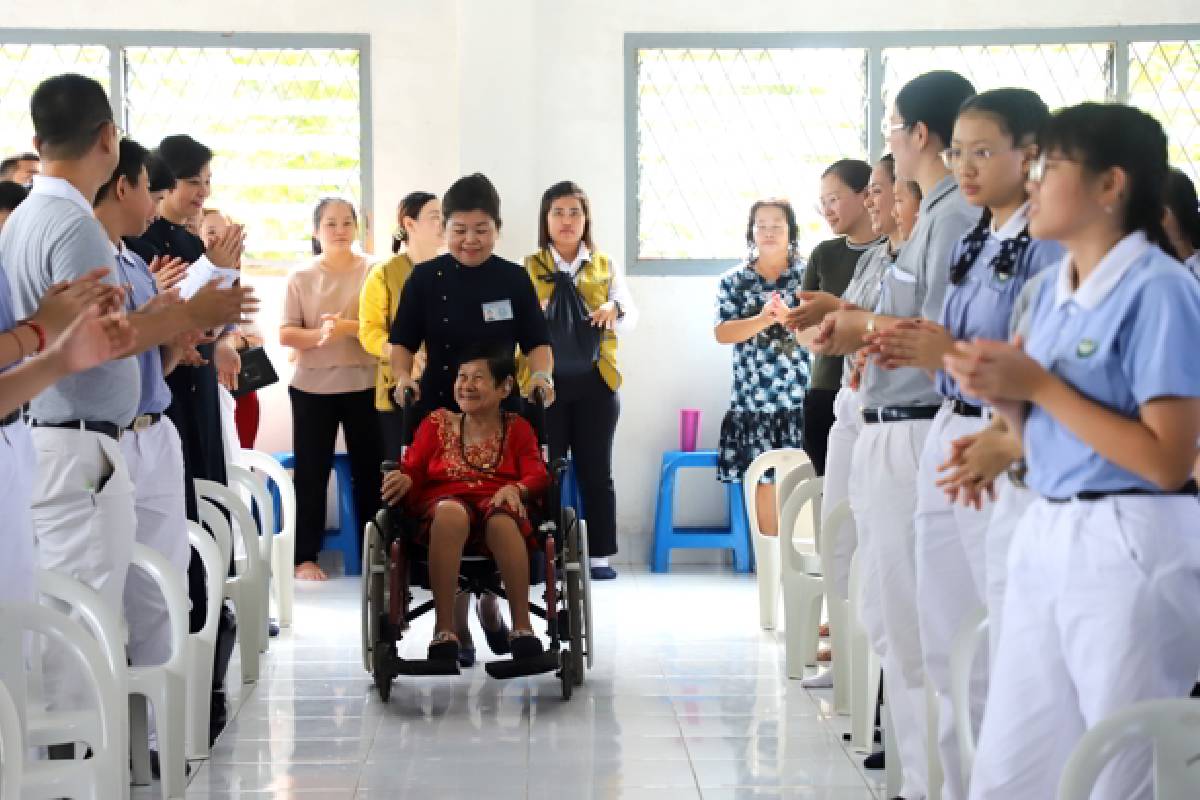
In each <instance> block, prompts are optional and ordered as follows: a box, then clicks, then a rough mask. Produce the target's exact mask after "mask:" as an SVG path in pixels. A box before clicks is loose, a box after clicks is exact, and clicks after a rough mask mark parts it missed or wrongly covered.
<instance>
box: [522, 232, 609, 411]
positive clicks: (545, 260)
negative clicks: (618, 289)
mask: <svg viewBox="0 0 1200 800" xmlns="http://www.w3.org/2000/svg"><path fill="white" fill-rule="evenodd" d="M525 269H526V270H527V271H528V272H529V277H530V279H531V280H532V281H533V286H534V288H535V289H536V290H537V295H538V300H539V301H540V302H541V303H542V305H543V306H545V304H546V303H547V301H549V300H550V295H552V294H553V293H554V283H553V281H544V280H542V279H541V276H543V275H553V274H554V271H555V270H557V269H558V265H556V264H555V263H554V256H553V255H551V254H550V251H549V250H548V249H545V250H539V251H538V252H536V253H534V254H533V255H531V256H526V257H525ZM611 283H612V267H611V265H610V263H609V260H608V256H606V255H604V254H603V253H592V257H591V258H590V259H589V260H588V261H586V262H584V264H583V266H582V267H580V268H579V272H578V274H576V276H575V286H576V287H577V288H578V289H579V295H580V296H581V297H582V298H583V302H584V304H585V305H586V306H587V308H588V311H595V310H596V309H597V308H599V307H600V306H602V305H604V304H605V303H607V302H608V290H609V285H610V284H611ZM597 367H598V368H599V369H600V376H601V377H602V378H604V382H605V383H606V384H608V388H610V389H612V390H613V391H614V392H615V391H616V390H617V389H619V388H621V373H620V372H619V371H618V370H617V334H616V333H615V332H614V331H605V332H604V336H603V338H601V340H600V360H599V362H598V363H597ZM518 370H519V372H518V375H519V377H520V380H521V390H522V393H528V391H529V365H528V362H527V361H526V360H525V358H524V357H522V358H521V359H520V364H519V365H518Z"/></svg>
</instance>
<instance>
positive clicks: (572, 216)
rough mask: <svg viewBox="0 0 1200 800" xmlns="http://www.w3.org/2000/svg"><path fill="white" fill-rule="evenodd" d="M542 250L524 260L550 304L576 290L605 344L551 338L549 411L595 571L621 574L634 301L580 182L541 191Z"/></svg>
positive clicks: (554, 453)
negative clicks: (621, 459)
mask: <svg viewBox="0 0 1200 800" xmlns="http://www.w3.org/2000/svg"><path fill="white" fill-rule="evenodd" d="M538 246H539V247H540V248H541V249H540V250H539V251H538V252H536V253H534V254H533V255H531V256H528V257H527V258H526V259H525V268H526V269H527V270H528V271H529V276H530V278H531V279H532V280H533V285H534V287H536V289H537V293H538V298H539V299H540V300H541V302H542V307H543V308H545V307H546V305H547V304H548V303H549V302H550V299H551V297H552V296H553V295H554V293H555V291H556V287H557V286H563V287H564V288H563V290H568V289H569V288H570V286H571V284H574V287H575V289H576V290H577V291H578V292H579V295H580V297H581V299H582V300H583V303H584V305H585V306H587V312H588V319H587V320H586V321H585V322H584V323H583V324H585V325H591V326H593V327H595V328H597V329H599V330H600V331H601V338H600V352H599V355H598V357H597V358H595V359H594V360H593V359H591V358H590V356H589V357H588V358H586V359H582V360H580V359H576V360H578V361H579V362H580V363H572V360H571V359H570V358H568V357H567V353H568V349H567V348H565V347H563V346H562V344H561V343H558V342H555V341H553V339H554V336H555V333H554V329H553V326H552V329H551V346H552V347H553V348H554V391H555V402H554V405H552V406H550V408H549V409H548V410H547V412H546V424H547V428H548V433H549V438H550V450H551V452H550V457H551V458H553V459H557V458H560V457H562V456H564V455H566V453H567V451H568V450H569V451H570V452H571V454H572V456H573V457H574V460H575V472H576V476H577V477H578V480H579V490H580V493H581V494H582V496H583V508H584V513H585V514H586V516H587V524H588V550H589V555H590V557H591V563H590V568H591V575H592V578H594V579H596V580H606V579H611V578H615V577H617V573H616V570H614V569H613V568H612V566H611V565H610V564H609V563H608V562H609V558H610V557H611V556H612V555H614V554H615V553H616V552H617V500H616V492H615V490H614V487H613V478H612V450H613V437H614V436H615V435H616V432H617V418H618V416H620V413H621V402H620V398H619V396H618V395H617V390H618V389H619V388H620V386H621V373H620V372H618V371H617V337H618V335H624V334H626V333H628V332H630V331H631V330H633V327H634V326H635V325H636V324H637V316H638V312H637V308H636V306H634V303H633V295H631V294H630V292H629V286H628V284H627V283H626V281H625V275H624V272H623V271H622V270H621V269H620V268H619V267H618V265H617V264H615V263H614V262H613V261H612V259H610V258H609V257H608V256H606V255H604V254H603V253H598V252H596V248H595V244H594V243H593V242H592V220H591V208H590V206H589V204H588V198H587V195H586V194H585V193H584V191H583V189H581V188H579V186H578V185H576V184H575V183H573V182H571V181H562V182H561V183H556V184H554V185H553V186H551V187H550V188H549V189H547V190H546V193H545V194H544V195H542V205H541V210H540V212H539V214H538Z"/></svg>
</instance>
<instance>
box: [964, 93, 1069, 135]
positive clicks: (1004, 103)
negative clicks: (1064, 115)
mask: <svg viewBox="0 0 1200 800" xmlns="http://www.w3.org/2000/svg"><path fill="white" fill-rule="evenodd" d="M964 114H982V115H984V116H986V117H989V118H991V119H992V120H995V122H996V124H997V125H999V126H1000V130H1001V131H1003V132H1004V133H1005V134H1006V135H1007V136H1009V137H1010V138H1011V139H1012V142H1013V146H1014V147H1024V146H1025V145H1028V144H1033V143H1035V142H1036V141H1037V136H1038V134H1039V133H1040V132H1041V130H1042V128H1043V127H1045V125H1046V123H1047V122H1048V121H1049V120H1050V109H1049V108H1048V107H1047V106H1046V104H1045V102H1043V101H1042V98H1041V97H1039V96H1038V94H1037V92H1031V91H1030V90H1028V89H1013V88H1005V89H992V90H991V91H988V92H983V93H982V94H977V95H975V96H974V97H968V98H967V99H966V101H965V102H964V103H963V104H962V107H961V108H959V109H958V115H959V116H960V117H961V116H963V115H964Z"/></svg>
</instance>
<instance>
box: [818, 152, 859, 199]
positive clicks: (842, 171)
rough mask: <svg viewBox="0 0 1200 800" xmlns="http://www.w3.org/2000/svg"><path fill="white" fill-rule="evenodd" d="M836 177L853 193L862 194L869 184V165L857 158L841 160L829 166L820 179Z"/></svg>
mask: <svg viewBox="0 0 1200 800" xmlns="http://www.w3.org/2000/svg"><path fill="white" fill-rule="evenodd" d="M830 175H836V176H837V179H838V180H840V181H841V182H842V183H844V184H846V185H847V186H849V187H850V190H851V191H853V192H862V191H865V190H866V188H867V184H868V183H870V182H871V165H870V164H868V163H867V162H865V161H861V160H859V159H857V158H843V159H839V160H838V161H835V162H833V163H832V164H830V165H829V166H828V167H827V168H826V170H825V171H824V172H822V173H821V177H822V178H827V177H829V176H830Z"/></svg>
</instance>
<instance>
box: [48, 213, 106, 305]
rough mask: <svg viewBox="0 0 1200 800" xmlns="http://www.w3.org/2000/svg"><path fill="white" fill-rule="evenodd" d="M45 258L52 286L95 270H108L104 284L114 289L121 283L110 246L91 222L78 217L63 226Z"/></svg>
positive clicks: (101, 229)
mask: <svg viewBox="0 0 1200 800" xmlns="http://www.w3.org/2000/svg"><path fill="white" fill-rule="evenodd" d="M47 256H48V259H47V260H48V262H49V264H48V266H49V268H50V276H49V278H50V284H51V285H53V284H55V283H58V282H59V281H73V280H76V279H78V278H81V277H83V276H84V275H86V274H88V273H89V272H91V271H92V270H94V269H96V268H98V267H108V270H109V273H108V276H107V277H106V278H105V279H104V282H105V283H110V284H112V285H113V286H119V285H120V283H121V281H120V278H119V276H118V275H117V262H116V257H115V255H114V254H113V246H112V242H110V241H109V240H108V237H107V236H106V235H105V233H104V228H102V227H101V226H100V223H99V222H97V221H96V220H95V219H94V218H91V217H78V218H75V219H72V220H70V221H68V222H66V223H65V224H64V225H63V227H62V228H61V229H60V230H59V232H58V235H57V236H55V237H54V242H53V243H52V244H51V245H50V249H49V252H48V253H47ZM47 288H49V287H47Z"/></svg>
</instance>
